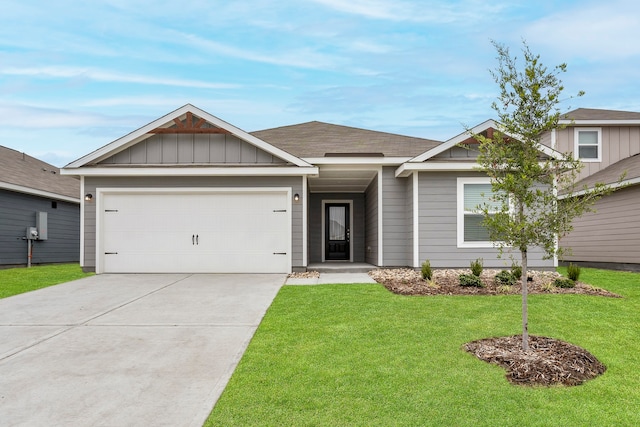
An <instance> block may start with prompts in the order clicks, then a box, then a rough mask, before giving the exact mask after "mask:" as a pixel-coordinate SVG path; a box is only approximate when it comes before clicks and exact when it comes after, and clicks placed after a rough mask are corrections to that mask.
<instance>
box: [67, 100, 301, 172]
mask: <svg viewBox="0 0 640 427" xmlns="http://www.w3.org/2000/svg"><path fill="white" fill-rule="evenodd" d="M188 164H194V165H205V166H206V165H232V164H235V165H238V164H242V165H245V164H246V165H249V164H252V165H266V166H270V165H276V166H278V165H279V166H283V165H289V166H299V167H303V168H310V167H311V165H310V164H309V163H307V162H305V161H303V160H302V159H300V158H298V157H296V156H293V155H291V154H289V153H288V152H286V151H284V150H282V149H280V148H278V147H276V146H274V145H272V144H269V143H268V142H266V141H263V140H261V139H259V138H257V137H255V136H253V135H251V134H249V133H247V132H245V131H243V130H241V129H239V128H237V127H235V126H233V125H231V124H229V123H227V122H225V121H223V120H220V119H219V118H217V117H215V116H213V115H211V114H209V113H207V112H205V111H203V110H200V109H199V108H197V107H194V106H193V105H191V104H187V105H185V106H183V107H181V108H179V109H177V110H175V111H173V112H172V113H169V114H167V115H166V116H164V117H161V118H159V119H157V120H155V121H153V122H151V123H149V124H148V125H146V126H143V127H142V128H140V129H137V130H135V131H133V132H131V133H130V134H128V135H125V136H123V137H122V138H119V139H117V140H115V141H113V142H112V143H110V144H107V145H105V146H103V147H101V148H99V149H97V150H95V151H94V152H92V153H89V154H87V155H86V156H84V157H82V158H80V159H78V160H76V161H74V162H71V163H70V164H68V165H67V166H66V167H65V168H64V173H65V174H72V173H71V170H72V169H77V168H82V167H86V166H109V165H122V166H127V165H142V166H144V165H161V166H166V165H188Z"/></svg>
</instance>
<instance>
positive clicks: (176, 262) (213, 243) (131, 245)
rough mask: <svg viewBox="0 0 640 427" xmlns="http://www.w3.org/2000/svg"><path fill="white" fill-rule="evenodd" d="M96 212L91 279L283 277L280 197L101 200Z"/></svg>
mask: <svg viewBox="0 0 640 427" xmlns="http://www.w3.org/2000/svg"><path fill="white" fill-rule="evenodd" d="M100 205H101V206H100V211H101V221H100V224H99V227H100V228H101V229H102V233H101V237H102V242H100V243H99V244H98V248H99V249H98V254H97V255H98V257H99V259H100V260H101V261H102V268H99V271H102V272H105V273H287V272H289V271H290V268H291V216H290V209H289V206H288V195H287V193H286V192H283V191H279V192H269V191H264V190H262V191H260V190H257V191H240V192H238V191H233V192H231V191H216V192H162V193H158V192H152V193H146V192H138V193H109V192H105V193H103V195H102V200H101V203H100Z"/></svg>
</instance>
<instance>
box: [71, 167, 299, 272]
mask: <svg viewBox="0 0 640 427" xmlns="http://www.w3.org/2000/svg"><path fill="white" fill-rule="evenodd" d="M98 187H100V188H167V189H171V188H184V187H194V188H217V187H225V188H234V187H239V188H243V187H245V188H246V187H256V188H258V187H290V188H291V194H295V193H298V194H301V193H302V181H301V180H300V177H295V176H294V177H277V176H276V177H268V176H261V177H113V178H111V177H87V178H85V193H93V194H94V195H95V194H96V188H98ZM84 206H85V212H84V213H85V229H84V237H85V248H84V256H85V262H84V267H85V268H87V269H91V268H93V267H95V265H96V240H95V236H96V211H95V208H96V203H95V202H91V203H85V204H84ZM291 243H292V250H293V256H292V259H291V265H292V267H293V268H296V267H305V266H303V265H302V203H299V202H298V203H295V202H294V203H293V204H292V232H291ZM247 262H251V260H250V259H248V260H247Z"/></svg>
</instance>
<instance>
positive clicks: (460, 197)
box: [456, 177, 496, 248]
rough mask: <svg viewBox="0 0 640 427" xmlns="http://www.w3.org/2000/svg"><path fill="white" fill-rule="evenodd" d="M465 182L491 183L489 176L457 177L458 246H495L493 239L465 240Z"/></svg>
mask: <svg viewBox="0 0 640 427" xmlns="http://www.w3.org/2000/svg"><path fill="white" fill-rule="evenodd" d="M465 184H491V178H489V177H472V178H466V177H465V178H461V177H458V178H457V186H456V196H457V205H456V217H457V220H456V225H457V230H456V234H457V246H458V248H494V247H495V246H496V245H495V244H494V243H493V242H491V241H486V242H465V241H464V186H465Z"/></svg>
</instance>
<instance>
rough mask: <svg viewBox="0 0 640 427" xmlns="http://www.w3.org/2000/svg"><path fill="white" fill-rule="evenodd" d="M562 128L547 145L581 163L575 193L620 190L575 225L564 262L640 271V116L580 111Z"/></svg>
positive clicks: (548, 137) (565, 120) (562, 242)
mask: <svg viewBox="0 0 640 427" xmlns="http://www.w3.org/2000/svg"><path fill="white" fill-rule="evenodd" d="M561 124H563V125H565V126H566V127H565V128H564V129H559V130H554V131H552V132H550V133H549V134H548V135H546V137H545V141H546V144H547V145H548V146H550V147H552V148H555V149H556V150H558V151H561V152H569V153H573V154H574V156H575V158H577V159H580V160H581V161H582V163H583V164H584V168H583V169H582V171H581V172H580V175H579V179H580V181H579V182H578V183H577V189H578V190H580V189H582V188H584V187H586V188H591V187H593V186H594V185H595V183H597V182H599V183H604V184H610V185H612V186H613V187H615V188H617V189H616V190H615V191H614V192H613V193H611V194H609V195H607V196H604V197H603V198H602V199H600V200H599V201H598V202H596V204H595V206H594V208H595V212H590V213H586V214H584V215H583V216H582V217H580V218H577V219H575V220H574V221H573V226H574V230H573V232H572V233H570V234H569V235H568V236H566V237H564V238H563V239H561V240H560V245H561V247H563V248H565V249H569V248H570V249H571V252H570V253H569V254H567V255H566V256H564V257H563V260H564V261H566V262H573V263H576V264H581V265H585V266H593V267H601V268H611V269H624V270H640V245H639V244H638V243H639V242H640V216H638V212H639V211H640V185H639V184H640V113H638V112H632V111H615V110H601V109H591V108H579V109H577V110H573V111H570V112H568V113H567V114H566V115H564V116H563V118H562V120H561ZM621 177H623V179H622V181H620V178H621Z"/></svg>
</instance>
